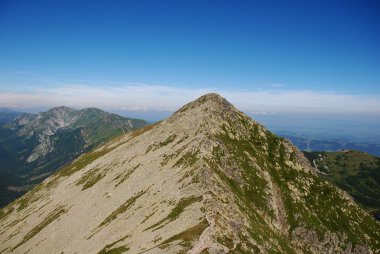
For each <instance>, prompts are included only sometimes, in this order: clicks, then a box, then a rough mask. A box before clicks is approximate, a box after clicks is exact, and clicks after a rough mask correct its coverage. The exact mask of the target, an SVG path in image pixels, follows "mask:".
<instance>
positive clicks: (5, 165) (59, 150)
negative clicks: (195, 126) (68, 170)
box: [0, 107, 147, 207]
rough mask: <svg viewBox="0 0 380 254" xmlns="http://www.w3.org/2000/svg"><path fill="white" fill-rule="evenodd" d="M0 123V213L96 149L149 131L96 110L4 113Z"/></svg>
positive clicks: (141, 122) (138, 122) (135, 121)
mask: <svg viewBox="0 0 380 254" xmlns="http://www.w3.org/2000/svg"><path fill="white" fill-rule="evenodd" d="M0 119H4V122H3V124H2V125H1V127H0V207H1V206H4V205H6V204H7V203H9V202H10V201H12V200H14V199H15V198H16V197H18V196H20V195H21V194H23V193H25V191H27V190H29V189H31V188H32V187H33V186H34V185H35V184H37V183H39V182H41V181H42V180H43V179H45V178H46V177H48V176H49V175H50V174H52V173H53V172H54V171H55V170H57V169H58V168H60V167H62V166H63V165H66V164H68V163H70V162H71V161H73V160H74V159H76V158H77V157H78V156H80V155H81V154H83V153H86V152H87V151H90V150H91V149H93V148H94V147H96V146H97V145H99V144H102V143H104V142H107V141H108V140H110V139H112V138H115V137H116V136H119V135H121V134H124V133H126V132H129V131H131V130H135V129H138V128H140V127H143V126H145V125H147V122H146V121H144V120H138V119H131V118H125V117H121V116H119V115H115V114H111V113H107V112H105V111H102V110H99V109H96V108H87V109H82V110H75V109H72V108H68V107H56V108H52V109H51V110H49V111H46V112H41V113H38V114H22V113H19V112H13V111H10V110H2V111H0Z"/></svg>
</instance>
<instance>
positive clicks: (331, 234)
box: [0, 94, 380, 254]
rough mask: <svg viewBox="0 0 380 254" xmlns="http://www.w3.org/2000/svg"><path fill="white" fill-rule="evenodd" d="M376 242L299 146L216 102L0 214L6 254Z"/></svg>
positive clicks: (84, 159) (58, 176)
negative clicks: (320, 175) (319, 174)
mask: <svg viewBox="0 0 380 254" xmlns="http://www.w3.org/2000/svg"><path fill="white" fill-rule="evenodd" d="M60 115H61V114H60ZM64 118H65V117H63V116H62V117H60V119H64ZM27 119H29V118H27ZM18 120H19V121H20V120H21V118H20V119H18ZM24 121H25V120H22V122H24ZM28 121H30V120H28ZM28 121H27V122H28ZM59 122H60V125H64V124H62V121H59ZM64 122H67V121H64ZM74 122H75V121H74ZM53 126H55V125H53ZM33 128H36V127H33ZM37 129H38V128H37ZM53 129H54V128H53V127H51V128H49V130H53ZM30 130H31V129H28V128H27V129H26V131H25V132H20V133H21V134H22V135H26V136H30ZM21 134H20V135H21ZM78 137H79V136H78ZM43 140H45V139H42V141H41V142H40V143H43ZM51 140H52V141H49V142H46V144H51V142H53V141H54V139H51ZM44 147H48V148H46V149H45V148H44V149H42V150H40V149H37V150H36V151H38V153H36V155H33V151H31V152H32V153H31V155H29V156H24V158H25V160H28V158H29V161H31V163H34V161H37V160H39V159H40V158H42V157H44V156H46V155H44V153H45V152H44V151H50V148H49V147H51V146H44ZM53 147H55V146H53ZM40 151H43V152H44V153H43V152H40ZM28 154H30V153H28ZM47 154H49V153H47ZM30 156H31V157H30ZM317 156H318V157H319V158H321V157H320V156H319V155H317ZM323 156H328V155H323ZM319 160H321V159H319ZM323 161H324V160H323ZM343 161H344V160H343ZM318 165H319V164H318ZM318 168H319V167H318ZM379 239H380V223H379V222H377V221H376V220H374V218H373V217H372V216H370V215H369V214H368V213H367V212H366V211H365V210H363V209H362V208H361V207H360V206H358V205H357V204H356V203H355V202H354V201H353V200H352V198H351V197H350V196H349V195H347V193H346V192H344V191H342V190H341V189H339V188H337V187H335V186H334V185H332V184H331V183H329V182H328V181H326V180H325V179H323V178H321V177H319V176H318V174H317V172H316V169H315V168H314V167H312V166H311V164H310V163H309V161H308V159H307V158H306V157H305V156H304V155H303V154H302V153H301V152H300V151H299V150H298V149H297V148H296V147H295V146H294V145H292V144H291V143H290V142H289V141H288V140H286V139H284V138H281V137H278V136H276V135H274V134H273V133H271V132H270V131H268V130H267V129H265V128H264V127H263V126H262V125H260V124H258V123H257V122H255V121H254V120H252V119H251V118H249V117H247V116H246V115H245V114H244V113H242V112H241V111H239V110H237V109H236V108H235V107H234V106H233V105H231V104H230V103H229V102H228V101H226V100H225V99H224V98H222V97H220V96H218V95H216V94H207V95H205V96H202V97H200V98H199V99H197V100H195V101H193V102H191V103H189V104H187V105H185V106H183V107H182V108H181V109H179V110H178V111H177V112H175V113H174V114H173V115H172V116H171V117H170V118H168V119H165V120H163V121H161V122H158V123H156V124H154V125H149V126H146V127H144V128H141V129H138V130H136V131H133V132H131V133H127V134H125V135H123V136H121V137H119V138H116V139H113V140H112V141H110V142H109V143H107V144H105V145H102V146H100V147H97V148H96V149H93V150H92V151H91V152H89V153H87V154H85V155H83V156H81V157H79V158H78V159H77V160H75V161H74V162H73V163H72V164H69V165H67V166H65V167H63V168H61V169H60V170H58V171H57V172H56V173H54V174H53V175H52V176H50V177H49V178H48V179H46V180H45V181H44V182H43V183H41V184H39V185H38V186H36V187H35V188H34V189H33V190H31V191H30V192H28V193H27V194H26V195H24V196H23V197H21V198H20V199H18V200H17V201H15V202H13V203H11V204H9V205H8V206H6V207H5V208H3V209H1V210H0V243H1V244H0V252H2V253H25V252H27V253H29V254H33V253H145V254H155V253H158V254H170V253H173V254H174V253H189V254H200V253H220V254H222V253H238V254H243V253H289V254H291V253H293V254H298V253H315V254H320V253H340V254H343V253H347V254H348V253H351V254H352V253H357V254H359V253H360V254H364V253H368V254H369V253H379V250H380V242H379Z"/></svg>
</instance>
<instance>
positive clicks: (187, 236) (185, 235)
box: [158, 219, 208, 249]
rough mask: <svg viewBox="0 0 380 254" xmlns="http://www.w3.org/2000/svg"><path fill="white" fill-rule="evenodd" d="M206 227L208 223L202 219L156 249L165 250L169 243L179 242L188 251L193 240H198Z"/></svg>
mask: <svg viewBox="0 0 380 254" xmlns="http://www.w3.org/2000/svg"><path fill="white" fill-rule="evenodd" d="M207 227H208V222H207V220H206V219H203V220H202V221H201V222H200V223H198V224H197V225H195V226H193V227H191V228H189V229H187V230H185V231H183V232H181V233H179V234H177V235H174V236H172V237H170V238H168V239H166V240H165V241H163V242H162V243H161V244H160V245H159V246H158V247H159V248H160V249H165V248H167V247H168V246H169V244H170V243H172V242H174V241H181V243H180V244H181V245H182V246H183V247H186V248H187V249H190V247H191V245H192V243H194V241H195V240H197V239H198V238H199V236H200V235H201V234H202V232H203V231H204V230H205V229H206V228H207Z"/></svg>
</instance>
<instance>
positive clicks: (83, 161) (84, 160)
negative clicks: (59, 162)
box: [56, 148, 113, 178]
mask: <svg viewBox="0 0 380 254" xmlns="http://www.w3.org/2000/svg"><path fill="white" fill-rule="evenodd" d="M111 150H113V148H110V149H107V148H103V149H101V150H95V151H93V152H89V153H87V154H84V155H83V156H81V157H79V158H78V159H77V160H76V161H74V162H73V163H71V164H70V165H69V166H66V167H64V168H62V169H61V170H59V171H58V173H57V175H56V176H57V177H58V178H59V177H67V176H70V175H72V174H73V173H75V172H77V171H79V170H81V169H82V168H84V167H85V166H87V165H89V164H91V163H92V162H93V161H95V160H96V159H98V158H100V157H102V156H104V155H105V154H107V153H108V152H110V151H111Z"/></svg>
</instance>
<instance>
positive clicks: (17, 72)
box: [0, 0, 380, 117]
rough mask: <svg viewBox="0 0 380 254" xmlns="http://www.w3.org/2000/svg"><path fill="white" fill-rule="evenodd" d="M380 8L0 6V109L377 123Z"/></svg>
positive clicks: (22, 0)
mask: <svg viewBox="0 0 380 254" xmlns="http://www.w3.org/2000/svg"><path fill="white" fill-rule="evenodd" d="M379 13H380V1H377V0H374V1H367V0H362V1H358V0H354V1H350V0H341V1H339V0H337V1H331V0H329V1H323V0H319V1H305V0H300V1H293V0H289V1H282V0H278V1H221V0H218V1H195V0H194V1H164V0H160V1H159V0H151V1H144V0H138V1H137V0H130V1H128V0H125V1H113V0H107V1H96V0H91V1H79V0H75V1H74V0H73V1H70V0H62V1H58V0H56V1H55V0H46V1H41V0H34V1H29V0H18V1H11V0H0V107H10V108H28V107H42V108H43V107H51V106H57V105H67V106H73V107H89V106H95V107H100V108H104V109H110V110H114V111H115V110H127V111H133V110H147V111H157V110H163V111H172V110H175V109H176V108H178V107H179V106H181V105H182V104H183V103H186V102H188V101H189V100H192V99H195V98H196V97H198V96H200V95H202V94H203V93H205V92H210V91H215V92H219V93H221V94H222V95H224V96H225V97H227V99H229V100H231V101H232V102H233V103H235V104H236V105H237V106H238V107H240V108H241V109H243V110H245V111H248V112H250V113H252V114H282V113H287V114H289V113H308V114H309V113H319V114H340V115H363V114H365V115H376V116H379V117H380V14H379Z"/></svg>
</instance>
